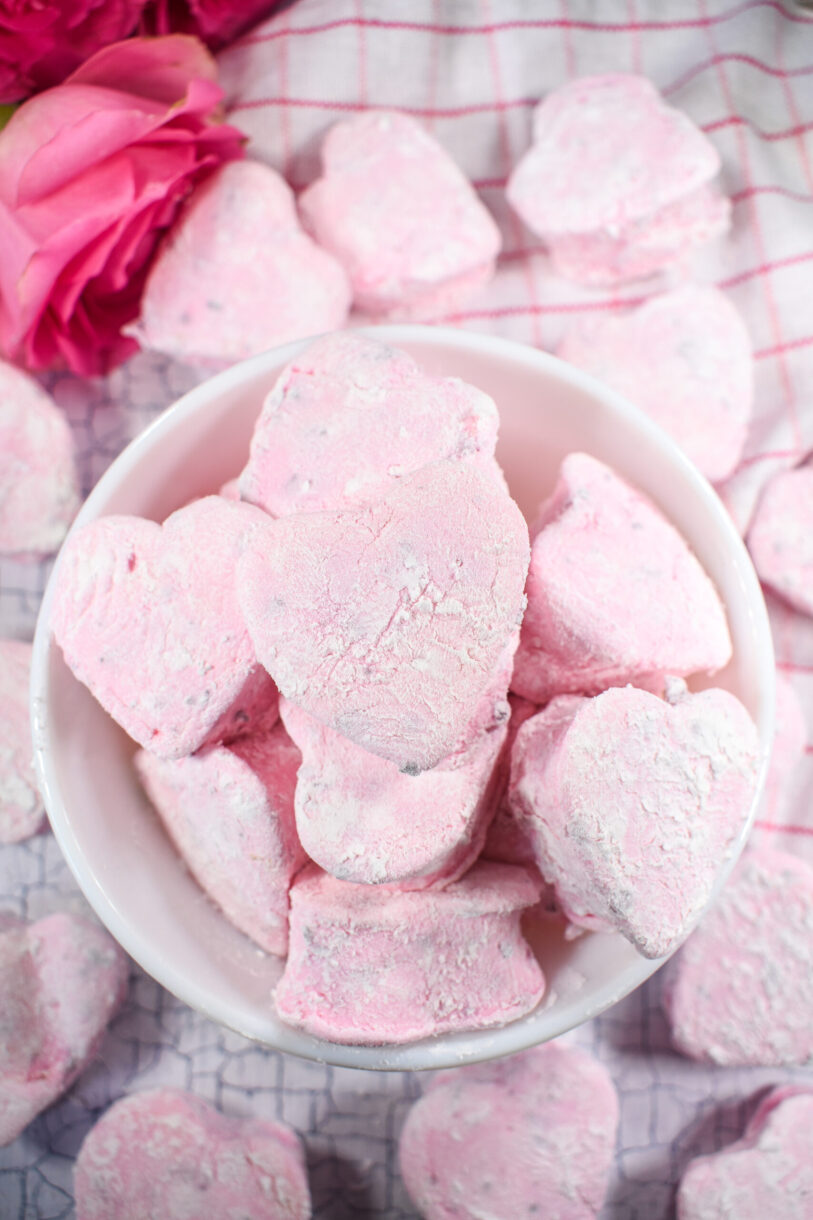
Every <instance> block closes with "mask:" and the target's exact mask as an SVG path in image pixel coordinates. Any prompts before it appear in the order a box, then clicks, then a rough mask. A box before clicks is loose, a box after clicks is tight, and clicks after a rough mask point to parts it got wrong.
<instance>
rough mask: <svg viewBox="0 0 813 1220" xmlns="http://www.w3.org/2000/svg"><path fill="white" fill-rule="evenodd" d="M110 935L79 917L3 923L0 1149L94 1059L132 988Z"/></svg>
mask: <svg viewBox="0 0 813 1220" xmlns="http://www.w3.org/2000/svg"><path fill="white" fill-rule="evenodd" d="M127 975H128V964H127V958H126V957H125V956H124V954H123V953H122V951H121V950H120V949H119V947H118V945H116V943H115V942H114V941H113V940H111V938H110V937H109V936H108V935H107V933H106V932H103V931H102V929H101V928H99V927H97V926H96V925H95V924H92V923H90V922H89V921H88V920H86V919H81V918H79V917H78V916H76V915H63V914H59V915H49V916H48V917H47V918H45V919H40V920H39V921H38V922H37V923H35V924H30V925H27V924H24V923H22V922H21V921H19V920H15V919H14V918H13V917H8V916H6V917H3V922H2V926H0V1030H2V1036H1V1037H0V1146H2V1145H4V1144H8V1143H10V1142H11V1140H13V1139H16V1137H17V1136H18V1135H19V1134H20V1132H21V1131H22V1130H23V1129H24V1128H25V1127H27V1126H28V1124H29V1123H30V1122H31V1120H32V1119H33V1118H35V1117H36V1115H37V1114H39V1113H40V1111H41V1110H44V1109H45V1107H46V1106H49V1105H50V1104H51V1103H52V1102H53V1101H55V1100H56V1099H57V1097H59V1096H60V1094H61V1093H64V1092H65V1090H66V1089H67V1088H69V1087H70V1085H71V1084H72V1083H73V1082H74V1080H75V1079H76V1077H77V1076H78V1075H79V1073H80V1072H81V1071H82V1070H83V1069H84V1067H85V1066H86V1064H88V1063H89V1062H90V1060H91V1059H92V1058H93V1056H94V1054H95V1053H96V1048H97V1046H98V1044H99V1042H100V1040H101V1037H102V1035H103V1033H104V1031H105V1028H106V1027H107V1025H108V1023H109V1021H110V1020H111V1018H112V1017H113V1016H114V1014H115V1012H116V1010H117V1009H118V1007H119V1005H120V1003H121V1001H122V1000H123V999H124V993H125V991H126V989H127Z"/></svg>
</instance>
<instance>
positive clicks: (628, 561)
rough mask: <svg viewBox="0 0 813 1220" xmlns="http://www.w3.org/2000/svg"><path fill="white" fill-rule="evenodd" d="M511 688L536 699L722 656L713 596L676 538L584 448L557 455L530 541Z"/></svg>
mask: <svg viewBox="0 0 813 1220" xmlns="http://www.w3.org/2000/svg"><path fill="white" fill-rule="evenodd" d="M526 592H527V595H528V609H527V611H526V614H525V618H524V620H523V624H522V634H521V637H520V644H519V648H518V649H517V655H516V659H515V663H514V676H513V678H512V680H511V689H512V690H514V691H516V693H517V694H520V695H523V696H524V697H525V698H526V699H530V700H532V701H534V702H536V703H545V702H546V701H547V700H548V699H550V698H552V697H553V696H554V695H557V694H562V693H583V694H593V693H596V692H598V691H601V690H605V689H606V688H607V687H608V686H619V685H623V684H624V683H626V682H632V683H634V684H635V685H636V686H646V687H655V688H657V689H660V688H661V687H662V684H663V677H664V675H665V674H676V675H680V676H685V675H688V674H691V673H696V672H700V671H703V672H714V671H715V670H717V669H720V668H722V666H723V665H725V664H726V662H727V661H728V660H729V659H730V657H731V638H730V636H729V633H728V625H727V623H726V618H725V612H724V610H723V607H722V605H721V603H720V598H719V597H718V595H717V592H716V590H715V588H714V586H713V585H712V583H711V581H710V580H709V578H708V576H707V575H706V573H705V572H704V571H703V568H702V567H701V566H700V564H699V563H698V561H697V559H696V558H695V556H694V555H693V554H692V552H691V551H690V550H689V547H688V545H687V543H686V542H685V540H684V539H683V538H682V537H681V535H680V534H679V533H678V531H677V530H676V529H675V528H674V526H673V525H671V524H670V523H669V522H668V521H667V520H666V519H665V518H664V517H663V516H662V515H661V513H660V512H659V511H658V510H657V509H656V508H655V506H654V505H653V504H652V503H651V502H650V501H649V500H647V499H646V498H645V497H644V496H642V495H641V494H640V492H638V491H636V490H635V489H634V488H633V487H631V486H630V485H629V484H627V483H625V482H624V480H623V479H621V478H619V476H618V475H617V474H615V472H614V471H612V470H611V469H610V468H609V467H608V466H605V465H603V464H602V463H601V462H598V461H596V459H595V458H592V457H589V456H588V455H587V454H584V453H572V454H570V455H569V456H568V457H566V458H565V460H564V462H563V463H562V468H561V471H560V475H559V482H558V484H557V487H556V490H555V491H554V493H553V495H552V496H551V498H550V499H549V500H547V501H546V502H545V504H543V505H542V507H541V509H540V514H539V519H538V521H537V524H536V526H535V530H534V537H533V543H532V547H531V565H530V570H529V572H528V583H527V586H526Z"/></svg>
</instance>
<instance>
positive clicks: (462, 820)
mask: <svg viewBox="0 0 813 1220" xmlns="http://www.w3.org/2000/svg"><path fill="white" fill-rule="evenodd" d="M280 714H281V716H282V719H283V721H284V723H285V726H286V728H287V729H288V731H289V733H290V734H291V736H292V737H293V739H294V741H295V742H296V743H297V745H298V746H299V748H300V749H301V751H302V765H301V767H300V768H299V773H298V776H297V781H296V798H295V799H296V826H297V831H298V832H299V837H300V839H301V841H302V844H303V846H304V848H305V850H306V851H307V853H308V855H309V856H310V858H311V859H312V860H314V861H315V862H316V863H317V864H319V865H320V866H321V867H322V868H323V869H325V870H326V871H327V872H328V873H330V874H331V876H333V877H338V878H339V879H340V880H342V881H355V882H358V883H359V884H366V885H382V884H384V885H395V884H397V885H398V886H399V888H401V889H423V888H425V887H426V886H428V885H431V884H433V883H434V882H437V881H439V880H443V881H444V882H446V881H454V880H456V878H457V877H459V876H461V874H463V873H464V872H466V870H467V869H468V868H469V867H470V866H471V865H472V864H473V863H474V861H475V860H476V859H477V856H478V855H479V854H480V851H481V849H482V846H483V840H484V838H485V833H486V828H487V826H488V823H489V820H490V817H491V814H492V813H493V800H494V793H493V787H494V785H493V774H494V769H495V764H496V761H497V757H498V755H499V754H500V751H501V749H502V746H503V742H504V741H505V735H506V732H507V728H506V727H505V726H504V725H503V726H498V727H496V728H495V729H494V730H493V731H492V732H490V733H481V734H479V735H478V736H477V737H476V739H475V741H474V743H473V744H472V745H471V746H470V747H469V749H468V751H467V752H466V754H465V756H464V757H462V758H461V759H460V760H459V762H458V765H457V766H455V767H449V768H443V767H433V768H432V770H430V771H423V772H421V774H420V775H404V774H403V772H401V771H399V770H398V767H396V765H395V764H394V763H392V762H389V761H388V760H387V759H384V758H378V757H376V755H375V754H370V753H368V752H367V751H366V750H363V749H361V747H360V746H357V745H354V744H353V743H352V742H351V741H348V740H347V739H346V738H344V737H341V736H340V735H339V734H338V733H336V732H334V731H333V730H332V729H329V728H327V726H326V725H323V724H319V722H318V721H317V720H314V719H313V717H311V716H308V714H307V713H306V712H303V711H302V709H301V708H298V707H296V705H295V704H293V703H289V702H288V700H287V699H281V700H280Z"/></svg>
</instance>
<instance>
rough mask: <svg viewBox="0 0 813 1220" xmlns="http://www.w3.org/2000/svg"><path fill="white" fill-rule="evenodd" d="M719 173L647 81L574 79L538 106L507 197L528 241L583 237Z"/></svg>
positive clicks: (708, 152) (709, 150)
mask: <svg viewBox="0 0 813 1220" xmlns="http://www.w3.org/2000/svg"><path fill="white" fill-rule="evenodd" d="M719 168H720V158H719V156H718V154H717V151H716V149H715V148H714V145H713V144H712V143H711V142H710V141H709V140H708V139H707V138H706V137H705V136H704V135H703V133H702V132H701V131H699V130H698V128H697V127H695V125H694V123H692V121H691V119H689V118H688V117H687V116H686V115H685V114H682V113H681V112H680V111H679V110H675V109H674V108H673V107H671V106H667V105H666V103H665V102H664V101H663V98H662V97H661V96H660V94H659V93H658V91H657V89H656V88H655V86H654V85H653V84H652V83H651V81H649V80H647V79H646V78H645V77H643V76H630V75H622V74H608V75H605V76H583V77H580V78H578V79H577V80H574V81H571V82H569V83H568V84H566V85H563V86H562V87H561V88H559V89H554V90H553V91H552V92H551V93H549V94H548V96H547V97H546V98H545V99H544V101H542V102H540V104H539V106H537V108H536V110H535V112H534V127H533V144H532V145H531V148H530V149H529V151H528V152H527V153H526V154H525V156H524V157H523V158H522V160H521V161H520V162H519V164H518V165H517V166H516V168H515V169H514V171H513V173H512V175H511V177H510V179H509V182H508V186H507V188H506V194H507V196H508V200H509V202H510V203H511V206H512V207H513V208H515V210H516V211H517V212H518V213H519V215H520V216H521V217H522V219H523V220H524V221H525V223H526V224H527V225H528V226H529V227H530V228H531V229H533V230H534V232H536V233H541V234H542V235H543V236H545V235H547V234H561V233H591V232H594V231H595V230H597V229H602V228H605V227H609V226H622V225H626V224H629V222H630V221H634V220H639V219H640V218H642V217H646V216H649V215H651V214H652V213H653V212H656V211H657V210H658V209H659V208H662V207H665V206H666V205H667V204H670V203H673V202H674V201H675V200H677V199H680V198H681V197H682V196H685V195H688V194H689V193H690V192H691V191H694V190H696V189H697V188H698V187H699V186H702V185H703V183H705V182H708V181H709V179H711V178H713V177H714V175H715V174H716V173H717V171H718V170H719Z"/></svg>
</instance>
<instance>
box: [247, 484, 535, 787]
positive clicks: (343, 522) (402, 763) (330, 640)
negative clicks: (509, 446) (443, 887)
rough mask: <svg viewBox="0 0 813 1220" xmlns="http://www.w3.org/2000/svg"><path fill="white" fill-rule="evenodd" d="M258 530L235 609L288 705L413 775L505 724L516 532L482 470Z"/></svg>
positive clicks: (513, 515) (519, 572) (524, 536)
mask: <svg viewBox="0 0 813 1220" xmlns="http://www.w3.org/2000/svg"><path fill="white" fill-rule="evenodd" d="M255 511H256V510H255ZM264 520H265V524H264V526H263V528H262V529H260V530H258V531H257V533H256V534H255V537H254V542H253V543H252V544H251V545H250V546H249V548H248V550H247V552H246V554H245V555H244V556H243V557H242V559H241V560H240V562H239V564H238V584H239V593H240V600H241V604H242V607H243V612H244V614H245V621H246V624H247V626H248V629H249V632H250V633H251V638H252V640H253V642H254V646H255V648H256V650H257V656H258V657H259V659H260V661H261V662H262V663H263V665H264V666H265V667H266V669H267V670H268V672H269V673H270V674H271V675H272V677H273V678H274V680H275V681H276V683H277V685H278V686H279V689H280V691H281V692H282V693H283V694H284V695H285V697H286V698H288V699H290V701H291V702H292V703H295V704H296V705H297V706H298V707H301V708H302V709H303V711H305V712H307V713H308V714H309V715H311V716H313V717H315V719H316V720H319V721H321V723H322V724H325V725H327V726H328V727H329V728H332V729H335V730H336V732H337V733H340V734H341V736H342V737H347V738H349V740H350V741H352V742H354V743H355V744H356V745H359V746H361V747H362V748H363V749H365V750H369V751H370V753H372V754H377V755H379V757H381V758H387V759H389V760H390V761H391V762H394V763H395V764H396V766H398V767H399V768H400V769H401V770H402V771H408V772H409V773H410V774H415V775H417V774H418V773H419V772H420V771H426V770H428V769H429V768H431V767H434V766H436V765H437V764H438V763H439V762H440V761H441V759H443V758H446V757H447V756H448V755H450V754H453V753H456V752H458V751H461V750H464V749H466V748H467V747H468V746H469V745H470V744H471V743H472V742H473V741H474V740H475V738H476V737H477V735H478V734H479V733H480V732H482V731H483V729H485V728H487V727H488V726H489V724H490V723H493V721H494V719H495V716H497V718H504V712H505V709H504V700H505V688H503V689H502V691H495V690H494V680H495V675H499V674H502V673H503V672H504V668H503V667H504V666H508V665H510V659H511V657H512V655H513V652H514V650H515V648H516V641H517V637H518V629H519V622H520V618H521V616H522V610H523V605H524V596H523V585H524V579H525V573H526V571H527V563H528V531H527V526H526V524H525V521H524V520H523V518H522V515H521V513H520V511H519V509H518V508H517V506H516V504H515V503H514V502H513V500H512V499H511V498H510V497H509V495H508V493H507V492H506V490H505V489H504V487H502V486H501V485H500V484H499V482H498V481H497V480H496V479H495V478H494V476H493V474H491V473H488V472H486V471H485V470H483V469H481V468H480V467H479V466H478V465H477V464H475V463H472V462H437V463H434V464H433V465H431V466H426V467H424V468H423V469H422V470H419V471H418V472H417V473H415V474H413V475H410V476H409V477H407V478H404V479H402V480H401V481H400V482H399V483H398V484H397V485H396V486H395V487H394V488H393V489H392V490H391V491H389V492H388V493H387V494H386V495H384V496H382V497H381V498H380V499H378V500H376V501H375V502H374V503H371V504H362V505H359V506H358V507H356V508H353V509H348V510H346V511H344V512H340V511H333V512H321V513H297V514H293V515H291V516H288V517H283V518H280V519H279V520H270V519H269V518H265V519H264Z"/></svg>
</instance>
